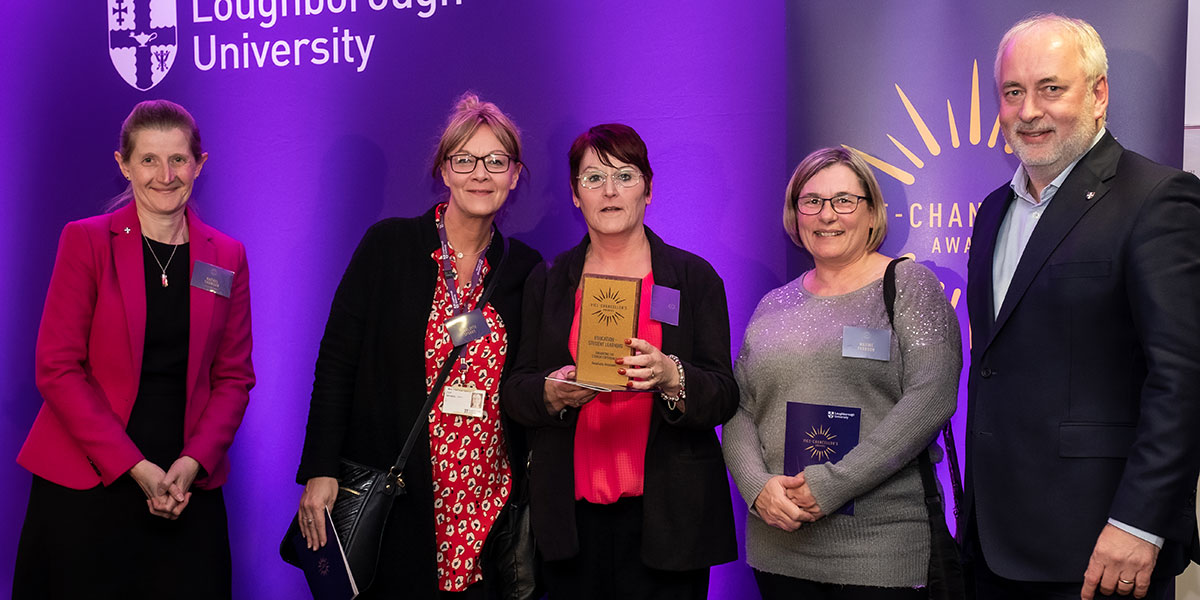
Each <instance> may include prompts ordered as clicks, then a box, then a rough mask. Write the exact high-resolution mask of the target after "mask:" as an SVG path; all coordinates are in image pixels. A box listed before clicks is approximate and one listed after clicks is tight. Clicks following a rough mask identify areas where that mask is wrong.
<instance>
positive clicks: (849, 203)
mask: <svg viewBox="0 0 1200 600" xmlns="http://www.w3.org/2000/svg"><path fill="white" fill-rule="evenodd" d="M863 200H870V198H869V197H867V196H859V195H857V194H838V195H836V196H834V197H832V198H822V197H820V196H813V195H808V196H801V197H799V198H796V210H797V211H799V212H800V214H802V215H816V214H820V213H821V209H822V208H823V207H824V206H825V203H826V202H828V203H829V207H830V208H832V209H833V212H835V213H837V214H839V215H848V214H850V213H852V212H854V211H855V210H856V209H857V208H858V203H859V202H862V201H863Z"/></svg>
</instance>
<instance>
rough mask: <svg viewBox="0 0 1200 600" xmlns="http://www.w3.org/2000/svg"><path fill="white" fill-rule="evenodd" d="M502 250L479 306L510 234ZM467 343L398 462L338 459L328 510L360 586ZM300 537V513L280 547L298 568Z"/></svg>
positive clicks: (449, 360)
mask: <svg viewBox="0 0 1200 600" xmlns="http://www.w3.org/2000/svg"><path fill="white" fill-rule="evenodd" d="M503 243H504V248H503V252H502V254H501V255H500V262H499V264H498V265H497V266H496V270H495V272H494V273H493V274H492V281H491V285H489V286H487V287H486V288H485V289H484V290H483V296H482V297H480V299H479V303H478V305H477V306H479V307H483V306H484V305H486V304H487V302H488V300H489V299H491V296H492V292H493V291H495V289H496V286H497V285H498V284H499V281H500V274H501V273H502V272H503V271H504V263H505V262H506V259H507V258H508V238H503ZM465 346H466V344H463V345H460V346H455V347H454V348H453V349H452V350H451V351H450V355H449V356H447V357H446V362H445V363H444V364H443V365H442V370H441V372H440V373H438V378H437V380H436V381H435V382H434V384H433V388H431V390H430V392H429V395H428V396H426V397H425V405H424V408H422V409H421V410H420V411H418V412H417V419H416V420H415V421H414V422H413V425H412V429H410V430H409V432H408V437H407V438H406V439H405V440H404V447H403V449H401V451H400V455H399V456H398V457H397V458H396V462H395V464H393V465H392V466H391V468H389V469H388V470H387V471H383V470H380V469H376V468H375V467H371V466H367V465H362V464H359V463H356V462H353V461H350V460H346V459H345V458H342V459H339V464H338V493H337V498H336V499H335V500H334V503H333V508H332V509H331V510H330V515H331V516H332V521H333V527H334V529H335V530H336V531H337V536H338V541H339V542H340V543H341V545H342V551H343V552H344V553H345V555H346V562H347V563H348V564H349V566H350V572H351V574H353V576H354V582H355V584H356V585H357V587H358V589H359V590H365V589H368V588H369V587H370V586H371V582H373V581H374V580H375V569H376V566H377V564H378V562H379V547H380V544H381V543H382V542H383V529H384V526H385V525H386V524H387V519H388V514H389V513H391V511H392V505H393V503H394V500H395V499H396V497H398V496H402V495H404V494H405V493H406V492H405V489H404V465H405V463H407V462H408V455H409V454H410V453H411V452H412V448H413V445H414V444H415V443H416V441H417V438H418V437H419V436H420V433H421V431H422V429H423V428H425V427H428V421H426V420H425V419H423V418H421V417H422V415H427V414H429V410H430V409H431V408H433V401H434V400H435V399H436V398H437V396H438V394H439V393H440V392H441V390H442V386H443V385H444V384H445V383H446V378H447V377H449V375H450V370H451V368H452V367H453V366H454V363H455V361H457V360H458V356H459V354H461V353H462V351H463V348H464V347H465ZM299 535H300V522H299V514H297V515H296V516H295V517H293V519H292V524H291V526H290V527H288V531H287V533H286V534H284V537H283V541H282V542H280V545H279V555H280V556H281V557H282V558H283V560H284V561H285V562H287V563H289V564H293V565H296V566H300V564H299V562H298V561H297V559H296V557H295V555H294V552H295V551H294V548H295V544H294V543H293V542H292V540H293V539H294V537H295V536H299Z"/></svg>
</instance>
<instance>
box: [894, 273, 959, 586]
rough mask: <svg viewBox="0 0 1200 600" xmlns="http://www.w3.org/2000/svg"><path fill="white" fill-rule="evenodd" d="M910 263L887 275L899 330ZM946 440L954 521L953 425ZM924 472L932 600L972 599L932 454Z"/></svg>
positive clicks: (924, 457)
mask: <svg viewBox="0 0 1200 600" xmlns="http://www.w3.org/2000/svg"><path fill="white" fill-rule="evenodd" d="M902 260H907V259H906V258H904V257H901V258H897V259H895V260H893V261H892V262H890V263H888V266H887V270H886V271H884V274H883V305H884V307H885V308H886V309H887V316H888V323H890V324H892V326H893V327H895V323H894V319H895V312H896V309H895V304H896V265H897V264H898V263H899V262H900V261H902ZM942 438H943V440H944V441H945V446H946V461H947V462H948V463H949V466H950V478H951V480H952V481H953V483H952V486H951V488H952V493H953V494H954V518H955V519H956V520H957V519H958V507H959V506H960V505H961V504H962V499H961V498H962V483H961V481H962V480H961V479H960V478H959V471H958V452H957V450H955V447H954V433H953V429H951V427H950V422H949V421H946V424H945V425H944V426H943V427H942ZM917 463H918V466H919V470H920V472H921V485H922V487H923V488H924V490H925V509H926V511H927V512H928V514H929V572H928V575H927V580H926V588H925V589H926V590H928V592H929V599H930V600H962V599H964V598H967V597H968V594H967V584H966V574H965V572H964V569H963V563H962V558H961V556H962V552H961V549H960V548H959V546H958V541H957V540H955V539H954V536H952V535H950V529H949V528H948V527H946V512H945V509H943V508H942V495H941V492H940V491H939V490H938V486H937V479H936V478H935V476H934V472H933V461H931V460H930V458H929V453H928V452H921V453H920V454H919V455H918V456H917Z"/></svg>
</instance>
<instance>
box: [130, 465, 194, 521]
mask: <svg viewBox="0 0 1200 600" xmlns="http://www.w3.org/2000/svg"><path fill="white" fill-rule="evenodd" d="M199 472H200V463H199V462H196V459H194V458H192V457H190V456H180V457H179V458H177V459H175V462H174V463H171V468H169V469H167V470H166V471H163V470H162V468H160V467H159V466H158V465H156V464H154V463H152V462H150V461H148V460H146V459H142V460H141V462H139V463H138V464H136V465H134V466H133V468H132V469H130V470H129V476H130V477H132V478H133V480H134V481H136V482H137V484H138V486H139V487H141V488H142V492H143V493H144V494H146V506H147V507H148V508H149V509H150V514H152V515H154V516H156V517H162V518H164V519H170V520H172V521H174V520H175V519H178V518H179V515H180V514H182V513H183V509H185V508H187V505H188V502H191V500H192V492H191V491H189V490H190V489H191V487H192V482H193V481H195V479H196V474H197V473H199Z"/></svg>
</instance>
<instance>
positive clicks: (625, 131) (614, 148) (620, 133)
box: [567, 123, 654, 195]
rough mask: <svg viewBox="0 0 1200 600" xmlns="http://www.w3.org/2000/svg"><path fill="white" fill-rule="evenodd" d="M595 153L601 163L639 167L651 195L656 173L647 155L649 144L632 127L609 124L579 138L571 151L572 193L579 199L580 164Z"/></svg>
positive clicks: (593, 129)
mask: <svg viewBox="0 0 1200 600" xmlns="http://www.w3.org/2000/svg"><path fill="white" fill-rule="evenodd" d="M589 149H591V150H594V151H595V152H596V156H597V157H599V158H600V162H602V163H604V164H606V165H608V166H610V167H611V166H613V165H612V163H611V162H610V161H611V160H612V159H613V158H615V159H617V160H619V161H621V162H623V163H626V164H630V165H633V166H635V167H637V169H638V170H639V171H641V172H642V180H643V181H645V182H646V193H647V194H649V193H650V180H651V179H653V178H654V171H653V170H652V169H651V168H650V157H649V155H648V153H647V152H646V142H644V141H642V136H640V135H638V133H637V132H636V131H634V130H633V128H632V127H630V126H628V125H624V124H621V123H605V124H604V125H596V126H595V127H592V128H591V129H588V130H587V131H585V132H583V133H581V134H579V137H577V138H575V141H574V142H572V143H571V149H570V150H568V151H567V161H568V162H569V163H570V165H571V191H572V192H573V193H575V194H576V195H578V193H579V188H578V187H576V186H578V185H579V164H580V163H581V162H583V155H584V154H587V151H588V150H589Z"/></svg>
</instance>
